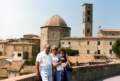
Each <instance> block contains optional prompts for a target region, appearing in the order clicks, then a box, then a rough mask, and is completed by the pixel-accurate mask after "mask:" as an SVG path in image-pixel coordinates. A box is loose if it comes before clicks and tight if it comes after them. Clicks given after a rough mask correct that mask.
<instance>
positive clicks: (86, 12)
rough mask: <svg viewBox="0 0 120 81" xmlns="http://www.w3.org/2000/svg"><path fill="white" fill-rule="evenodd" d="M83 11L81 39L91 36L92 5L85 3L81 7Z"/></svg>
mask: <svg viewBox="0 0 120 81" xmlns="http://www.w3.org/2000/svg"><path fill="white" fill-rule="evenodd" d="M82 9H83V21H82V27H83V31H82V34H83V37H91V36H92V23H93V4H90V3H85V4H83V5H82Z"/></svg>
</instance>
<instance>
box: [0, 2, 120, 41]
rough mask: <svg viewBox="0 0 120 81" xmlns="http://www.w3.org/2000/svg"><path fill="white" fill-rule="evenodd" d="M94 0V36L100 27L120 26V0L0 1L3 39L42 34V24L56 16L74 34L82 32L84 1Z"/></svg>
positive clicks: (0, 22)
mask: <svg viewBox="0 0 120 81" xmlns="http://www.w3.org/2000/svg"><path fill="white" fill-rule="evenodd" d="M86 2H90V3H93V7H94V8H93V35H94V36H95V35H96V32H97V30H98V27H99V26H101V28H112V29H113V28H115V29H117V28H119V27H120V5H119V4H120V0H0V39H3V38H19V37H22V35H24V34H37V35H40V27H41V26H43V25H44V23H45V22H46V21H47V20H48V19H49V18H50V17H51V16H53V15H59V16H61V17H62V18H63V19H64V20H65V21H66V23H67V25H68V26H69V27H71V35H72V36H76V37H79V36H80V34H81V33H82V4H83V3H86Z"/></svg>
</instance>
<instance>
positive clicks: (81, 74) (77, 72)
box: [0, 64, 120, 81]
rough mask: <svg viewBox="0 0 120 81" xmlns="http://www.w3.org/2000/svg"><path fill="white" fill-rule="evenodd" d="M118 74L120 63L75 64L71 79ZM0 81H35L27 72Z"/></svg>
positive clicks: (91, 79) (85, 80) (90, 80)
mask: <svg viewBox="0 0 120 81" xmlns="http://www.w3.org/2000/svg"><path fill="white" fill-rule="evenodd" d="M117 74H120V64H107V65H94V66H75V67H73V72H72V80H71V81H96V80H99V79H103V78H108V77H111V76H114V75H117ZM0 81H36V74H35V73H34V74H28V75H22V76H17V77H13V78H10V79H5V80H0Z"/></svg>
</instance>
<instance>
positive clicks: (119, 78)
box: [98, 75, 120, 81]
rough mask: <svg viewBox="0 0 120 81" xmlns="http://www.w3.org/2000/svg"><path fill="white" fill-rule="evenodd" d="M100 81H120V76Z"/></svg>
mask: <svg viewBox="0 0 120 81" xmlns="http://www.w3.org/2000/svg"><path fill="white" fill-rule="evenodd" d="M98 81H120V75H118V76H114V77H111V78H107V79H104V80H98Z"/></svg>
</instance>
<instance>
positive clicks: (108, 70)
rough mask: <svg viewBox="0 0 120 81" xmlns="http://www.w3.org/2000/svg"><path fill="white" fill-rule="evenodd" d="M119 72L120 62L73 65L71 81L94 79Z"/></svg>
mask: <svg viewBox="0 0 120 81" xmlns="http://www.w3.org/2000/svg"><path fill="white" fill-rule="evenodd" d="M117 74H120V64H108V65H97V66H84V67H82V66H76V67H73V74H72V75H73V76H72V81H96V80H99V79H103V78H108V77H111V76H114V75H117Z"/></svg>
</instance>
